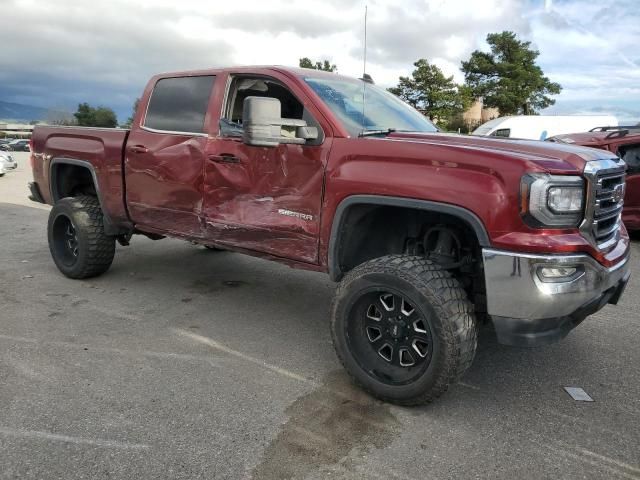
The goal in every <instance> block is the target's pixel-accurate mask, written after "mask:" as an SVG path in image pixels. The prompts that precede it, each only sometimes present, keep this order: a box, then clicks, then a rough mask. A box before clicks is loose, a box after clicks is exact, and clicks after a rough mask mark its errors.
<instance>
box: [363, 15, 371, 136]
mask: <svg viewBox="0 0 640 480" xmlns="http://www.w3.org/2000/svg"><path fill="white" fill-rule="evenodd" d="M367 9H368V6H367V5H365V6H364V60H363V62H362V131H365V130H366V129H367V127H366V125H365V121H364V118H365V117H364V104H365V103H366V98H367V97H366V89H367V78H368V77H369V76H368V75H367Z"/></svg>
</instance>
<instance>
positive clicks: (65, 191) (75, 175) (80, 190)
mask: <svg viewBox="0 0 640 480" xmlns="http://www.w3.org/2000/svg"><path fill="white" fill-rule="evenodd" d="M51 187H52V193H53V197H54V198H53V200H54V202H55V201H58V200H60V199H61V198H65V197H77V196H79V195H90V196H94V197H95V196H97V191H96V185H95V183H94V181H93V175H92V174H91V170H89V169H88V168H87V167H84V166H81V165H74V164H67V163H58V164H55V165H54V166H53V168H52V170H51Z"/></svg>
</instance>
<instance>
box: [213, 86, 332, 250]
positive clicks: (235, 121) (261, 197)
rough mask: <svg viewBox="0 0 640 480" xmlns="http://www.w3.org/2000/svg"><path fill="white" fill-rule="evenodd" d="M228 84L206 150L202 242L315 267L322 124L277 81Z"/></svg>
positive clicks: (324, 141)
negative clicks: (216, 132)
mask: <svg viewBox="0 0 640 480" xmlns="http://www.w3.org/2000/svg"><path fill="white" fill-rule="evenodd" d="M227 84H228V89H227V92H226V94H225V96H224V98H225V102H224V104H223V106H222V115H221V119H220V122H219V125H220V131H219V135H218V136H217V137H216V138H215V139H212V140H210V141H209V142H208V144H207V148H206V162H205V169H204V170H205V173H204V183H205V185H204V191H205V194H204V217H205V221H206V235H207V238H208V240H210V241H212V242H216V243H220V244H225V243H230V244H233V245H242V246H243V247H244V248H248V249H251V250H255V251H261V252H264V253H268V254H274V255H281V254H282V252H284V251H286V252H287V256H288V257H289V258H291V259H294V260H298V261H303V262H317V260H318V237H319V233H320V208H321V204H322V185H323V178H324V171H325V167H326V163H327V157H328V152H329V148H330V142H331V138H330V135H329V134H328V133H329V129H328V126H323V125H321V124H320V123H319V122H318V120H317V119H318V118H320V114H319V112H316V111H310V110H311V109H312V108H313V106H312V105H310V104H309V102H304V103H303V101H301V99H302V98H303V94H302V92H292V91H291V90H290V89H289V88H288V87H285V86H284V85H285V84H284V82H283V81H279V80H278V79H277V78H273V77H262V76H261V77H256V76H244V75H230V76H229V79H228V81H227ZM245 115H248V116H253V117H254V118H253V123H252V119H251V118H245ZM256 122H261V123H256ZM265 122H266V123H265ZM305 127H306V128H305ZM325 132H326V133H327V134H326V135H325ZM301 137H302V138H301ZM313 137H315V138H313Z"/></svg>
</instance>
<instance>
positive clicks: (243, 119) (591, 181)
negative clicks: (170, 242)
mask: <svg viewBox="0 0 640 480" xmlns="http://www.w3.org/2000/svg"><path fill="white" fill-rule="evenodd" d="M139 105H140V106H139V108H138V111H137V112H136V114H135V117H134V121H133V124H132V126H131V129H130V130H126V129H91V128H77V127H70V128H65V127H47V126H36V127H35V130H34V134H33V152H32V157H31V161H32V165H33V173H34V182H33V183H32V184H31V185H30V189H31V198H32V199H34V200H35V201H41V202H44V203H48V204H50V205H52V206H53V208H52V210H51V214H50V217H49V223H48V240H49V246H50V250H51V253H52V257H53V260H54V262H55V264H56V266H57V267H58V268H59V269H60V271H61V272H62V273H63V274H64V275H66V276H67V277H70V278H87V277H91V276H95V275H100V274H103V273H105V272H106V271H107V270H108V268H109V266H110V265H111V262H112V260H113V257H114V255H115V248H116V247H115V245H116V242H118V243H119V244H121V245H127V244H128V243H129V242H130V240H131V238H132V236H133V235H136V234H139V235H145V236H147V237H149V238H152V239H161V238H164V237H174V238H180V239H184V240H188V241H190V242H193V243H196V244H201V245H204V246H207V247H210V248H212V249H224V250H231V251H236V252H240V253H245V254H250V255H255V256H260V257H263V258H267V259H271V260H274V261H278V262H282V263H285V264H287V265H289V266H292V267H294V268H304V269H309V270H314V271H321V272H326V273H327V274H329V276H330V278H331V279H332V280H334V281H335V282H339V284H338V287H337V290H336V294H335V297H334V300H333V303H332V307H331V316H330V322H329V323H330V328H331V333H332V338H333V342H334V347H335V349H336V353H337V355H338V357H339V359H340V360H341V362H342V364H343V365H344V366H345V368H346V369H347V371H348V372H349V373H350V375H351V376H352V377H353V379H354V380H355V382H357V383H358V384H359V385H361V386H362V387H363V388H364V389H366V390H367V391H369V392H371V393H372V394H373V395H376V396H377V397H379V398H381V399H384V400H387V401H391V402H395V403H399V404H403V405H413V404H419V403H425V402H429V401H431V400H433V399H435V398H437V397H438V396H440V395H441V394H443V393H444V392H445V391H446V390H447V388H448V387H449V385H451V384H452V383H454V382H455V381H456V380H457V379H458V378H460V376H461V375H462V374H463V373H464V371H465V370H466V369H467V368H468V367H469V366H470V365H471V362H472V360H473V357H474V354H475V350H476V345H477V333H478V326H479V325H480V324H481V323H484V322H491V323H493V325H494V327H495V330H496V334H497V338H498V340H499V341H500V342H501V343H504V344H508V345H516V346H535V345H542V344H547V343H551V342H554V341H558V340H560V339H561V338H563V337H564V336H566V335H567V334H568V333H569V332H570V331H571V330H572V329H573V328H574V327H575V326H577V325H578V324H579V323H580V322H582V321H583V320H584V319H585V318H586V317H587V316H588V315H590V314H591V313H593V312H595V311H597V310H599V309H600V308H603V307H604V306H605V305H606V304H608V303H613V304H615V303H616V302H617V301H618V299H619V298H620V296H621V295H622V292H623V290H624V287H625V285H626V283H627V281H628V278H629V266H628V259H629V237H628V234H627V231H626V229H625V227H624V225H623V224H622V223H621V221H620V211H621V209H622V194H623V192H624V180H625V168H626V167H625V164H624V162H623V161H622V160H621V159H619V158H618V157H616V156H615V155H614V154H612V153H609V152H605V151H602V150H595V149H590V148H583V147H575V146H570V145H561V144H557V143H555V144H554V143H550V142H536V141H526V140H512V139H509V140H505V139H499V138H482V137H472V136H460V135H451V134H445V133H441V132H439V131H438V129H437V128H436V127H435V126H434V125H433V124H432V123H431V122H430V121H429V120H428V119H427V118H426V117H424V116H423V115H422V114H420V113H419V112H417V111H416V110H415V109H413V108H412V107H410V106H408V105H407V104H405V103H404V102H402V101H401V100H399V99H398V98H396V97H395V96H393V95H391V94H390V93H388V92H387V91H386V90H385V89H382V88H379V87H377V86H376V85H374V84H373V83H371V81H370V80H368V79H366V80H363V79H355V78H350V77H345V76H341V75H337V74H333V73H328V72H319V71H315V70H306V69H293V68H285V67H238V68H228V69H210V70H201V71H191V72H176V73H169V74H162V75H157V76H155V77H153V78H152V79H151V80H150V81H149V83H148V84H147V86H146V88H145V90H144V92H143V95H142V97H141V101H140V104H139Z"/></svg>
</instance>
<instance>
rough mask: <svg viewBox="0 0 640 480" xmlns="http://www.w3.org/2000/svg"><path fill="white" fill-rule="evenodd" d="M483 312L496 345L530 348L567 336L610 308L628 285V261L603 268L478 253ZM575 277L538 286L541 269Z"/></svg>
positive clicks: (575, 260) (574, 259)
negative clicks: (565, 270) (484, 295)
mask: <svg viewBox="0 0 640 480" xmlns="http://www.w3.org/2000/svg"><path fill="white" fill-rule="evenodd" d="M483 260H484V275H485V284H486V292H487V311H488V313H489V315H490V316H491V318H492V320H493V323H494V325H495V328H496V334H497V336H498V341H500V343H505V344H508V345H519V346H536V345H541V344H547V343H552V342H554V341H557V340H559V339H560V338H562V337H564V336H565V335H567V334H568V333H569V331H570V330H571V329H572V328H573V327H575V326H576V325H577V324H578V323H580V322H581V321H582V320H583V319H584V318H585V317H586V316H588V315H590V314H592V313H594V312H596V311H598V310H599V309H601V308H602V307H604V305H606V304H607V303H616V302H617V300H618V298H619V297H620V295H621V294H622V291H623V290H624V287H625V285H626V283H627V280H628V279H629V275H630V273H629V256H628V255H627V257H625V259H624V260H622V261H621V262H619V263H618V264H617V265H615V266H613V267H612V268H605V267H603V266H602V265H600V264H599V263H598V262H597V261H596V260H594V259H593V258H592V257H590V256H589V255H581V254H578V255H534V254H520V253H514V252H508V251H503V250H493V249H484V250H483ZM560 266H562V267H575V268H576V273H575V274H573V275H571V276H570V277H567V278H561V279H557V280H556V281H548V279H545V280H543V278H542V275H541V273H540V270H541V269H542V268H544V267H560Z"/></svg>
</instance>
